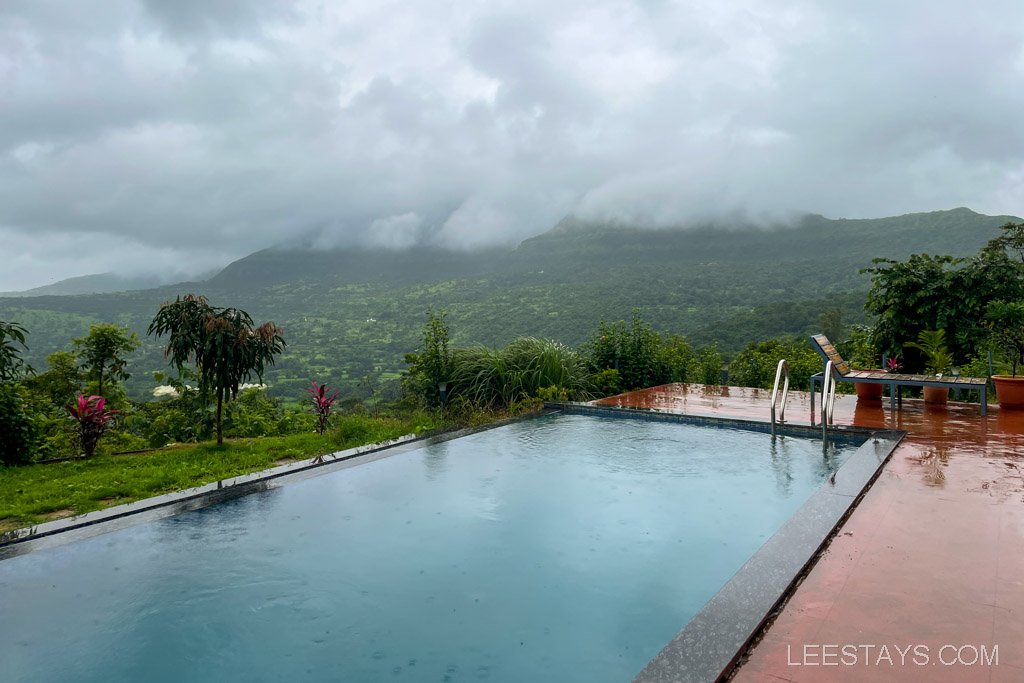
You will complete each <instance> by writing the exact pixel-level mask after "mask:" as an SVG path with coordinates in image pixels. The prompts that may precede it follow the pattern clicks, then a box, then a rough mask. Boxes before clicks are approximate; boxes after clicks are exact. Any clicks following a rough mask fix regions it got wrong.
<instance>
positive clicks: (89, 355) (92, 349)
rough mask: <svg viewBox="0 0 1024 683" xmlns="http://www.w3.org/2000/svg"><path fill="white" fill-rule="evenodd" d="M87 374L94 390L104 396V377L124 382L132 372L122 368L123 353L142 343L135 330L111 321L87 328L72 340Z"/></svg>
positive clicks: (125, 363) (124, 361)
mask: <svg viewBox="0 0 1024 683" xmlns="http://www.w3.org/2000/svg"><path fill="white" fill-rule="evenodd" d="M72 341H73V343H74V345H75V348H76V349H77V352H78V358H79V361H80V364H81V368H82V369H83V370H85V373H86V377H87V378H88V379H89V380H91V381H94V382H96V393H97V394H99V395H101V396H102V395H103V380H104V379H109V380H113V381H118V380H120V381H124V380H126V379H128V378H129V377H130V376H131V375H129V374H128V372H127V371H125V365H127V361H126V360H125V358H124V354H127V353H131V352H132V351H134V350H135V349H137V348H139V346H140V345H141V342H140V341H139V337H138V335H137V334H135V333H134V332H131V331H129V330H128V329H127V328H123V327H118V326H117V325H113V324H111V323H99V324H97V325H91V326H90V327H89V334H87V335H86V336H84V337H79V338H78V339H73V340H72Z"/></svg>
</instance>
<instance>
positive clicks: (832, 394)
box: [821, 361, 836, 434]
mask: <svg viewBox="0 0 1024 683" xmlns="http://www.w3.org/2000/svg"><path fill="white" fill-rule="evenodd" d="M835 407H836V379H835V377H833V372H832V361H829V362H827V363H825V376H824V378H823V379H822V384H821V431H822V433H823V434H824V433H826V432H828V426H829V425H830V424H832V416H833V413H834V412H835Z"/></svg>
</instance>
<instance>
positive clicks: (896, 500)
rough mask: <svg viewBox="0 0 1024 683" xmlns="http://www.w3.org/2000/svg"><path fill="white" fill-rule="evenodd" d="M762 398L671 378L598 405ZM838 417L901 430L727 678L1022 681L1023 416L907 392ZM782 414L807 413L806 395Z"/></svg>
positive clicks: (758, 407) (759, 393)
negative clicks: (892, 402) (936, 402)
mask: <svg viewBox="0 0 1024 683" xmlns="http://www.w3.org/2000/svg"><path fill="white" fill-rule="evenodd" d="M770 395H771V392H769V391H765V390H759V389H744V388H736V387H703V386H701V385H681V384H674V385H667V386H664V387H655V388H653V389H647V390H643V391H638V392H632V393H629V394H623V395H621V396H616V397H612V398H609V399H602V400H601V401H597V402H596V403H598V404H600V405H613V406H622V407H633V408H648V409H654V410H664V411H669V412H680V413H685V414H691V415H707V416H728V417H739V418H754V419H767V418H768V415H769V400H770ZM835 412H836V418H835V419H836V422H837V423H838V424H853V425H858V426H864V427H886V428H894V429H902V430H905V431H907V432H908V435H907V438H906V439H905V440H904V441H903V443H902V444H901V445H900V446H899V447H898V448H897V449H896V451H895V452H894V453H893V456H892V459H891V460H890V461H889V462H888V463H887V464H886V466H885V468H884V469H883V471H882V474H881V476H880V477H879V478H878V480H877V481H876V482H875V483H874V485H873V486H872V487H871V489H869V490H868V492H867V493H866V495H865V496H864V499H863V500H862V501H861V503H860V505H859V506H858V507H857V508H856V509H855V510H854V512H853V514H852V515H851V516H850V518H849V519H848V520H847V521H846V523H845V524H844V525H843V527H842V529H841V530H840V532H839V534H838V535H837V536H836V538H835V539H834V540H833V541H832V543H831V544H830V545H829V547H828V548H827V549H826V551H825V552H824V554H823V555H822V556H821V558H820V559H819V560H818V562H817V564H816V565H815V566H814V567H813V569H812V570H811V571H810V573H809V574H808V576H807V577H806V578H805V579H804V581H803V583H801V584H800V586H799V587H798V588H797V590H796V592H795V593H794V594H793V596H792V597H791V598H790V600H789V602H788V603H787V604H786V606H785V608H784V609H783V610H782V612H781V613H780V614H779V616H778V618H777V619H776V620H775V622H774V623H773V624H772V625H771V626H770V627H769V629H768V630H767V632H766V633H765V634H764V636H763V639H762V640H761V641H760V643H758V644H757V645H756V646H755V647H754V648H753V650H752V651H751V652H750V653H749V658H748V660H747V661H746V662H745V663H744V664H743V665H742V666H741V667H740V668H739V670H738V671H737V672H736V674H735V677H734V680H736V681H780V680H783V681H892V680H901V681H904V680H906V681H1024V412H1010V411H1000V410H999V409H998V408H996V407H994V406H993V407H990V410H989V414H988V415H987V416H985V417H982V416H981V415H979V414H978V406H977V404H973V405H972V404H958V403H950V404H949V405H948V406H938V407H933V406H926V405H925V404H923V403H922V402H920V401H916V400H904V402H903V408H902V410H900V411H897V413H895V414H893V413H891V412H890V411H889V408H888V402H887V401H886V402H885V403H884V404H882V403H876V404H873V405H872V404H858V403H857V402H856V398H855V397H854V396H847V395H843V396H839V397H838V398H837V401H836V410H835ZM786 417H787V421H789V422H791V423H800V424H810V423H813V422H815V421H816V420H817V416H814V418H815V419H814V420H813V421H812V419H811V418H812V416H811V411H810V401H809V395H808V394H807V393H804V392H791V393H790V396H789V405H788V407H787V409H786ZM844 646H846V649H845V650H843V649H842V648H843V647H844ZM883 646H884V649H883ZM908 646H909V648H910V649H909V650H908V649H907V648H908ZM983 646H984V647H985V648H986V653H988V654H986V655H985V656H984V657H982V656H981V648H982V647H983ZM994 647H997V648H998V665H994V666H993V665H988V664H986V663H985V662H984V661H983V660H984V659H985V657H988V658H991V652H992V651H993V648H994ZM915 648H916V649H915ZM901 651H902V652H903V653H905V654H901ZM972 660H975V661H973V663H971V662H972ZM990 661H991V660H990Z"/></svg>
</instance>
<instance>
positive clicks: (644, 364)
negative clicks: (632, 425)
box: [587, 309, 670, 391]
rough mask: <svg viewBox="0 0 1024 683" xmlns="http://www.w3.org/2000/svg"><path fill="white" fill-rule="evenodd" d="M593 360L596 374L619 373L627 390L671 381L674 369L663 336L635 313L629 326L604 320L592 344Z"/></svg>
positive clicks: (621, 321) (591, 341) (590, 346)
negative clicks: (664, 346) (670, 375)
mask: <svg viewBox="0 0 1024 683" xmlns="http://www.w3.org/2000/svg"><path fill="white" fill-rule="evenodd" d="M587 350H588V352H589V353H588V355H589V361H590V363H591V365H592V366H593V368H594V369H595V371H597V372H600V371H602V370H618V372H619V379H620V383H621V386H622V388H623V389H625V390H627V391H629V390H632V389H641V388H643V387H651V386H655V385H657V384H664V383H665V382H666V381H668V378H669V374H670V370H669V368H668V366H667V363H666V359H665V355H664V354H663V353H662V340H661V336H660V335H659V334H658V333H657V332H655V331H654V330H653V329H651V326H650V325H648V324H647V323H645V322H644V321H643V320H642V319H641V318H640V313H639V311H638V310H635V309H634V311H633V319H632V321H631V322H630V324H629V325H626V322H625V321H624V320H619V321H617V322H614V323H612V324H610V325H609V324H608V323H606V322H605V321H604V320H602V321H601V322H600V323H599V324H598V327H597V332H596V333H595V334H594V336H593V337H592V338H591V340H590V342H589V344H588V348H587Z"/></svg>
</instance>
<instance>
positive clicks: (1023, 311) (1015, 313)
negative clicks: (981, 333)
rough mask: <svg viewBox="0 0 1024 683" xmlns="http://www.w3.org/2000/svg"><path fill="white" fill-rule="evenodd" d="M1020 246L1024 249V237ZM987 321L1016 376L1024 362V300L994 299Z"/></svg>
mask: <svg viewBox="0 0 1024 683" xmlns="http://www.w3.org/2000/svg"><path fill="white" fill-rule="evenodd" d="M1014 227H1015V228H1016V227H1024V224H1022V225H1020V226H1014ZM1020 248H1022V249H1024V238H1022V244H1021V246H1020ZM985 321H986V323H987V325H988V329H989V334H990V341H991V343H992V345H993V346H994V347H995V350H996V351H997V352H998V353H999V355H1000V358H1001V360H1003V361H1004V362H1005V363H1006V364H1007V365H1009V366H1010V372H1011V374H1012V376H1013V377H1016V376H1017V370H1019V369H1020V368H1021V364H1022V363H1024V302H1022V301H993V302H992V303H990V304H989V305H988V309H987V310H986V312H985Z"/></svg>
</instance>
